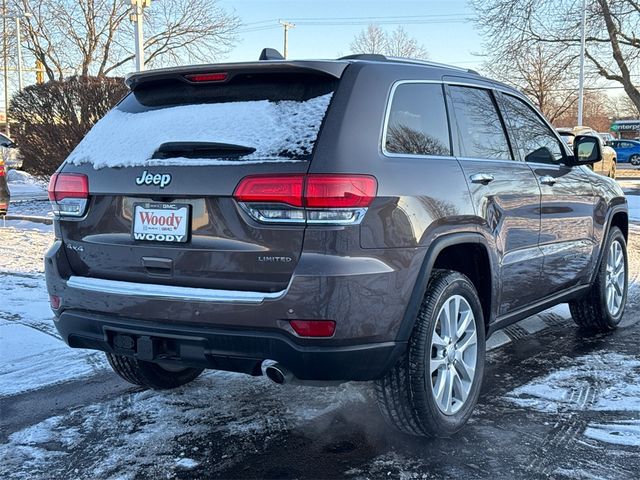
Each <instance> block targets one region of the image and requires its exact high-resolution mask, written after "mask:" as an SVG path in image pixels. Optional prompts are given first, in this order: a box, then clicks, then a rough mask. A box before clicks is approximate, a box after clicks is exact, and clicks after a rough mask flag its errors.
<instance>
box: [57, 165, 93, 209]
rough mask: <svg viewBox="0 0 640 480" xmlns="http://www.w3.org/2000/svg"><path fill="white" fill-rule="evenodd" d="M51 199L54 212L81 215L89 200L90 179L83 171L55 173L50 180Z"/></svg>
mask: <svg viewBox="0 0 640 480" xmlns="http://www.w3.org/2000/svg"><path fill="white" fill-rule="evenodd" d="M47 191H48V194H49V201H50V202H51V207H52V208H53V213H55V214H56V215H60V216H69V217H81V216H82V215H84V212H85V210H86V208H87V201H88V200H89V179H88V178H87V176H86V175H83V174H81V173H54V174H53V175H52V176H51V180H49V188H48V189H47Z"/></svg>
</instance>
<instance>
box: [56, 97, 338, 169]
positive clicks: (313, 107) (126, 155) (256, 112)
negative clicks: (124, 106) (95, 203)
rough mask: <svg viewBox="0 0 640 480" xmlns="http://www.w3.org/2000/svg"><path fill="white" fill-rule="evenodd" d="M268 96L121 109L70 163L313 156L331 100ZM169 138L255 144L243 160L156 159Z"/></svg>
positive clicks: (109, 116) (97, 127) (100, 124)
mask: <svg viewBox="0 0 640 480" xmlns="http://www.w3.org/2000/svg"><path fill="white" fill-rule="evenodd" d="M331 96H332V94H331V93H329V94H326V95H322V96H319V97H315V98H311V99H309V100H306V101H303V102H299V101H292V100H283V101H279V102H270V101H267V100H260V101H248V102H232V103H217V104H198V105H179V106H171V107H165V108H159V109H153V110H146V111H142V112H138V113H131V112H124V111H122V110H119V109H118V108H115V109H114V110H112V111H111V112H109V113H108V114H107V115H105V117H104V118H102V119H101V120H100V121H99V122H98V123H96V125H95V126H94V127H93V128H92V129H91V130H90V131H89V133H88V134H87V135H86V136H85V137H84V139H83V140H82V141H81V142H80V143H79V144H78V146H77V147H76V148H75V149H74V150H73V151H72V152H71V154H70V155H69V157H68V158H67V162H69V163H73V164H76V165H79V164H82V163H90V164H92V165H93V166H94V168H96V169H99V168H104V167H130V166H144V165H149V164H153V165H168V164H179V165H206V164H221V163H224V164H242V163H245V162H252V163H255V162H263V161H292V160H294V161H295V160H296V159H302V158H308V156H309V155H310V154H311V152H312V150H313V146H314V144H315V141H316V139H317V137H318V132H319V130H320V125H321V123H322V120H323V118H324V115H325V113H326V111H327V108H328V106H329V102H330V101H331ZM167 142H218V143H230V144H236V145H242V146H246V147H252V148H255V149H256V150H255V152H253V153H252V154H250V155H246V156H244V157H242V158H241V159H238V160H220V159H215V158H203V159H195V160H194V159H191V158H190V159H184V158H168V159H153V160H151V157H152V156H153V154H154V152H155V151H156V150H157V149H158V147H160V145H162V144H163V143H167Z"/></svg>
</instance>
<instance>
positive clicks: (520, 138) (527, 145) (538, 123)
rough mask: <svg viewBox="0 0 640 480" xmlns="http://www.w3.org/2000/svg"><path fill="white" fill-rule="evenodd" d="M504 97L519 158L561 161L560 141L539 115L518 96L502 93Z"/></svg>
mask: <svg viewBox="0 0 640 480" xmlns="http://www.w3.org/2000/svg"><path fill="white" fill-rule="evenodd" d="M504 99H505V102H504V109H505V114H506V116H507V118H508V120H509V126H510V132H511V135H512V137H513V138H514V140H515V143H516V144H517V148H518V151H519V152H520V158H522V159H523V160H525V161H527V162H535V163H547V164H558V163H560V162H562V159H563V153H562V147H561V145H560V142H559V141H558V139H557V138H556V136H555V135H554V134H553V132H552V131H551V129H550V128H549V127H548V126H547V125H546V124H545V123H544V122H543V121H542V119H541V118H540V116H539V115H538V114H537V113H536V112H535V111H534V110H533V109H532V108H531V107H530V106H529V105H527V104H526V103H525V102H523V101H522V100H520V99H519V98H515V97H512V96H511V95H504Z"/></svg>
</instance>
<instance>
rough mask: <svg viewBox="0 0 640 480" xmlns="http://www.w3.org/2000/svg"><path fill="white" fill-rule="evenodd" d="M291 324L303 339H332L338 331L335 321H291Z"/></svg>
mask: <svg viewBox="0 0 640 480" xmlns="http://www.w3.org/2000/svg"><path fill="white" fill-rule="evenodd" d="M289 323H290V324H291V327H292V328H293V330H295V332H296V333H297V334H298V335H300V336H301V337H331V336H333V333H334V332H335V331H336V322H334V321H333V320H290V321H289Z"/></svg>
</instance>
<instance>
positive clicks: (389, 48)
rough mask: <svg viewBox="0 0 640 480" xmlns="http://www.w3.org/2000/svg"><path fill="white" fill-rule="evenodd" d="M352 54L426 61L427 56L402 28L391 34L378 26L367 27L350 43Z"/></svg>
mask: <svg viewBox="0 0 640 480" xmlns="http://www.w3.org/2000/svg"><path fill="white" fill-rule="evenodd" d="M350 47H351V51H352V52H353V53H377V54H381V55H388V56H390V57H404V58H417V59H427V58H429V54H428V53H427V50H426V49H425V48H424V46H423V45H420V44H419V43H418V41H417V40H416V39H415V38H413V37H411V36H409V34H408V33H407V32H406V31H405V29H404V28H402V27H398V28H396V29H395V30H394V31H393V32H387V31H385V30H383V29H382V28H381V27H380V26H379V25H374V24H372V25H369V26H368V27H367V28H366V29H364V30H363V31H362V32H360V33H359V34H358V35H356V37H355V38H354V39H353V42H351V46H350Z"/></svg>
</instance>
